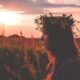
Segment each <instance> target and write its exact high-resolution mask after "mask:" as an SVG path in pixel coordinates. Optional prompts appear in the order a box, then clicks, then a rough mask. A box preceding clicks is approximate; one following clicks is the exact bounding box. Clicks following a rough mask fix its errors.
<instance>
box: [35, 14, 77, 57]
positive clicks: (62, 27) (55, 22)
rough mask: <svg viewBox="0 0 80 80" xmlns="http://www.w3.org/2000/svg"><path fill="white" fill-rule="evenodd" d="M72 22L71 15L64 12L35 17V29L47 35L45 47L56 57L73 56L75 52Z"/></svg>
mask: <svg viewBox="0 0 80 80" xmlns="http://www.w3.org/2000/svg"><path fill="white" fill-rule="evenodd" d="M74 22H75V21H74V19H73V17H72V15H68V16H66V15H65V14H63V15H62V16H53V15H52V14H51V13H50V15H49V16H48V15H43V16H40V18H38V19H36V23H37V24H38V28H37V29H39V30H40V31H42V32H43V35H45V34H47V35H48V40H47V48H48V49H49V50H50V51H51V52H52V54H53V55H55V56H56V57H57V58H65V57H73V56H75V55H76V53H77V49H76V47H75V44H74V38H73V33H72V27H73V25H74ZM40 25H41V26H40Z"/></svg>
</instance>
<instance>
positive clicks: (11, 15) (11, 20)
mask: <svg viewBox="0 0 80 80" xmlns="http://www.w3.org/2000/svg"><path fill="white" fill-rule="evenodd" d="M19 18H20V15H19V14H18V13H16V12H13V11H1V12H0V24H4V25H16V24H18V23H19Z"/></svg>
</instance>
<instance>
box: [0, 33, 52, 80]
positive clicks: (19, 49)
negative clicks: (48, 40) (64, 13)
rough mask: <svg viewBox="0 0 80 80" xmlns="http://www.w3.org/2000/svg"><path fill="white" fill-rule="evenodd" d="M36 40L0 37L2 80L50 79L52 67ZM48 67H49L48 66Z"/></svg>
mask: <svg viewBox="0 0 80 80" xmlns="http://www.w3.org/2000/svg"><path fill="white" fill-rule="evenodd" d="M49 56H50V55H48V54H47V51H46V49H45V48H44V46H43V44H42V43H41V40H40V39H38V38H36V39H35V38H33V37H32V38H25V37H23V36H21V37H20V36H18V35H12V36H9V37H4V36H0V65H1V66H0V69H1V70H3V69H5V71H4V73H3V74H2V73H0V74H2V76H3V75H5V77H2V76H0V77H2V80H6V79H7V78H8V80H9V79H10V80H27V79H28V80H34V79H35V80H44V79H45V78H46V76H47V75H49V76H48V78H50V77H51V74H52V72H53V71H52V68H53V65H52V63H50V59H49ZM49 65H50V66H49ZM47 66H48V67H47Z"/></svg>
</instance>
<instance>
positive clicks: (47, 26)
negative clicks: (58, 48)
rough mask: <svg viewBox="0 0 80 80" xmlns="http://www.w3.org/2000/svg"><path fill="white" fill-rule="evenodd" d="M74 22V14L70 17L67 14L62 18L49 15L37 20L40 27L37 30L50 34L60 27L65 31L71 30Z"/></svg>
mask: <svg viewBox="0 0 80 80" xmlns="http://www.w3.org/2000/svg"><path fill="white" fill-rule="evenodd" d="M74 22H75V20H74V18H73V17H72V14H70V15H68V16H67V15H66V14H63V15H62V16H53V15H52V13H49V14H45V15H41V16H40V17H39V18H36V19H35V23H37V25H38V27H37V28H36V29H37V30H39V31H41V32H48V33H50V32H51V31H52V30H53V28H54V27H60V28H63V29H64V30H65V29H66V28H71V27H73V26H74Z"/></svg>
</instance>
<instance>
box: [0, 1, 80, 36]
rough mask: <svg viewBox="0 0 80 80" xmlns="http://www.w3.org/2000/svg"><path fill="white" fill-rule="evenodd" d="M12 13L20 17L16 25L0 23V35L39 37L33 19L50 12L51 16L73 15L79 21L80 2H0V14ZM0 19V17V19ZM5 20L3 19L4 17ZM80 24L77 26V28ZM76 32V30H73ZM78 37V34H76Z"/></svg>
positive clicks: (39, 34)
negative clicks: (4, 12) (21, 34)
mask: <svg viewBox="0 0 80 80" xmlns="http://www.w3.org/2000/svg"><path fill="white" fill-rule="evenodd" d="M2 11H13V12H16V13H17V14H19V16H21V17H20V18H19V19H18V21H19V23H16V25H5V23H4V24H1V23H0V25H1V26H0V28H1V29H0V34H2V33H3V32H4V35H7V36H9V35H12V34H20V32H21V31H22V33H23V35H24V36H25V37H31V36H32V35H33V36H34V37H41V35H42V33H41V32H39V31H36V30H35V28H36V27H37V25H36V24H35V23H34V19H35V18H36V17H38V16H40V15H42V14H44V13H47V12H52V13H53V15H55V14H56V15H59V14H62V13H67V14H70V13H71V14H73V17H74V18H75V19H76V20H78V21H80V0H0V12H2ZM0 18H1V17H0ZM4 18H5V17H4ZM79 25H80V24H77V27H78V28H79V29H80V27H79ZM75 31H76V32H77V30H75ZM77 34H78V35H80V33H77Z"/></svg>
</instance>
